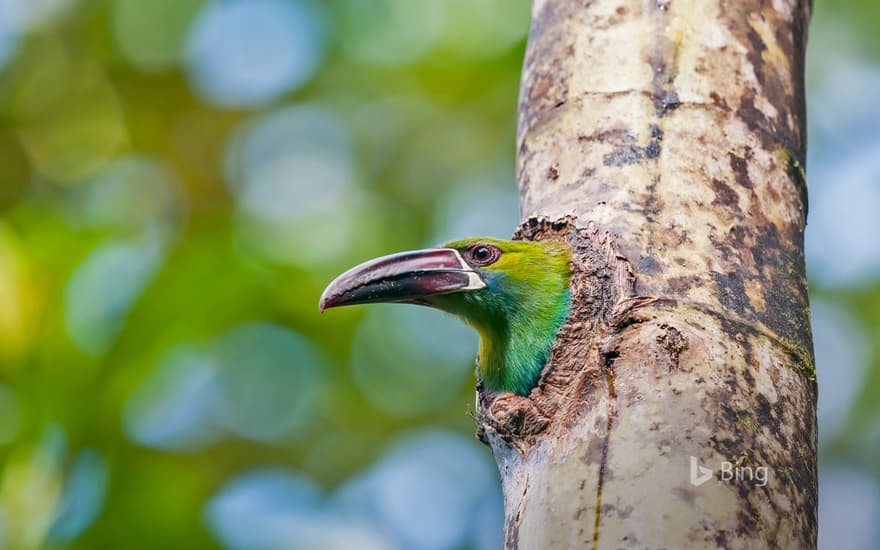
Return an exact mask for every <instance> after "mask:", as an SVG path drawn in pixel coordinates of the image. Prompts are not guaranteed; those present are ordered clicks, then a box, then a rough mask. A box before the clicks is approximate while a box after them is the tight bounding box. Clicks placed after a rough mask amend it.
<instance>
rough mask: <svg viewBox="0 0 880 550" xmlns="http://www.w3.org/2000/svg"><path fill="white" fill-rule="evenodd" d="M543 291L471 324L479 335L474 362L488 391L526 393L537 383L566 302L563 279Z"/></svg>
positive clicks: (567, 297) (563, 318) (566, 305)
mask: <svg viewBox="0 0 880 550" xmlns="http://www.w3.org/2000/svg"><path fill="white" fill-rule="evenodd" d="M543 290H544V292H539V293H537V295H536V294H535V293H528V297H526V298H522V297H521V298H520V300H518V301H517V302H516V303H517V307H516V309H515V310H513V311H508V312H507V314H506V315H505V316H502V317H501V318H497V317H496V318H494V319H493V320H492V322H487V323H476V324H475V325H476V326H475V328H476V329H477V331H478V332H479V334H480V348H479V356H478V359H477V364H478V369H479V372H480V379H481V380H482V382H483V387H484V388H485V389H487V390H488V391H510V392H514V393H518V394H520V395H528V393H529V392H530V391H531V389H532V388H533V387H535V385H536V384H537V382H538V378H539V377H540V375H541V369H542V368H543V367H544V365H545V364H546V363H547V359H548V358H549V356H550V348H552V347H553V342H554V341H555V340H556V334H557V333H558V332H559V329H560V328H561V327H562V324H563V323H564V322H565V318H566V317H567V316H568V310H569V304H570V296H569V290H568V284H567V281H565V284H564V285H560V286H559V288H557V289H554V291H552V292H550V291H548V290H549V289H546V288H545V289H543Z"/></svg>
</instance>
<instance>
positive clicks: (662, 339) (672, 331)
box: [656, 323, 689, 370]
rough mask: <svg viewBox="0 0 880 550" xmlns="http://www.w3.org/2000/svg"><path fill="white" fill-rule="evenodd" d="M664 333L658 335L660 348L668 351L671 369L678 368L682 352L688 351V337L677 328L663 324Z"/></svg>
mask: <svg viewBox="0 0 880 550" xmlns="http://www.w3.org/2000/svg"><path fill="white" fill-rule="evenodd" d="M660 329H661V330H662V331H663V333H662V334H660V335H659V336H657V338H656V341H657V343H658V344H659V345H660V348H661V349H663V350H664V351H665V352H666V355H667V357H668V359H669V370H678V368H679V364H680V362H681V354H682V353H684V352H685V351H687V349H688V347H689V344H688V340H687V338H686V337H685V336H684V335H683V334H682V333H681V331H680V330H678V329H677V328H675V327H673V326H671V325H667V324H665V323H664V324H661V325H660Z"/></svg>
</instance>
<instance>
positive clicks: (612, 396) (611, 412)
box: [593, 351, 620, 550]
mask: <svg viewBox="0 0 880 550" xmlns="http://www.w3.org/2000/svg"><path fill="white" fill-rule="evenodd" d="M619 355H620V353H619V352H617V351H612V352H609V353H607V354H605V384H606V386H607V388H608V412H607V414H608V421H607V422H606V424H605V436H604V438H603V441H602V459H601V461H600V463H599V481H598V483H597V484H596V516H595V520H594V522H593V550H597V549H598V548H599V523H600V520H601V517H602V487H603V484H604V482H605V470H606V468H607V466H608V449H609V447H610V445H611V429H612V428H613V427H614V417H615V416H616V414H617V392H616V390H615V389H614V360H615V359H616V358H617V357H618V356H619Z"/></svg>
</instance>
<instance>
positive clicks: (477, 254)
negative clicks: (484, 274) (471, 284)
mask: <svg viewBox="0 0 880 550" xmlns="http://www.w3.org/2000/svg"><path fill="white" fill-rule="evenodd" d="M500 256H501V251H500V250H498V248H496V247H494V246H492V245H488V244H478V245H474V246H473V247H471V249H470V257H471V260H472V261H473V262H474V263H475V264H477V265H482V266H486V265H491V264H493V263H495V262H497V261H498V258H499V257H500Z"/></svg>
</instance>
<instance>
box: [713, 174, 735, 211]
mask: <svg viewBox="0 0 880 550" xmlns="http://www.w3.org/2000/svg"><path fill="white" fill-rule="evenodd" d="M712 189H713V190H714V191H715V199H714V200H712V204H713V205H716V206H719V205H720V206H724V207H725V208H727V209H728V210H730V211H731V213H732V214H734V215H741V214H742V210H740V208H739V194H738V193H737V192H736V191H734V190H733V188H731V187H730V186H729V185H727V184H726V183H724V182H723V181H721V180H719V179H712Z"/></svg>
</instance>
